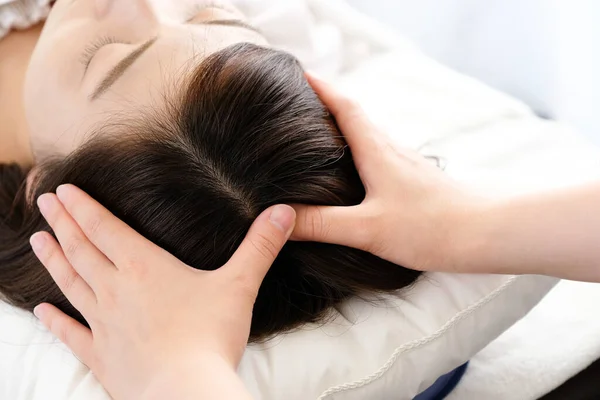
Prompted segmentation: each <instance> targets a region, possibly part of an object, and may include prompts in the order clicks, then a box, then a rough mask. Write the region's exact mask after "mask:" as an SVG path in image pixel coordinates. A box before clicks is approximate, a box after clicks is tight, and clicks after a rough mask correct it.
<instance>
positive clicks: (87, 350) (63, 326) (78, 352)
mask: <svg viewBox="0 0 600 400" xmlns="http://www.w3.org/2000/svg"><path fill="white" fill-rule="evenodd" d="M33 312H34V314H35V315H36V317H38V318H39V320H40V321H41V322H42V324H44V326H45V327H46V328H47V329H48V330H49V331H50V332H52V334H53V335H54V336H56V337H57V338H58V339H59V340H60V341H61V342H63V343H64V344H65V345H67V347H68V348H69V349H71V351H72V352H73V353H74V354H75V356H77V358H79V360H80V361H81V362H83V363H84V364H85V365H87V366H88V368H91V369H93V368H94V367H93V366H92V365H91V364H92V362H93V357H92V354H93V337H92V332H91V331H90V330H89V329H88V328H86V327H84V326H83V325H81V324H80V323H79V322H77V321H75V320H74V319H73V318H71V317H69V316H67V315H66V314H64V313H63V312H62V311H60V310H59V309H58V308H56V307H54V306H53V305H51V304H46V303H44V304H40V305H39V306H37V307H36V308H35V309H34V311H33Z"/></svg>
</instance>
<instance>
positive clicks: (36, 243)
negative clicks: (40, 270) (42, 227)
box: [29, 232, 46, 254]
mask: <svg viewBox="0 0 600 400" xmlns="http://www.w3.org/2000/svg"><path fill="white" fill-rule="evenodd" d="M29 243H30V244H31V248H32V249H33V251H34V252H35V253H36V254H39V253H40V252H41V251H42V249H43V248H44V246H45V245H46V236H45V235H43V234H42V233H41V232H37V233H34V234H33V235H32V236H31V238H30V239H29Z"/></svg>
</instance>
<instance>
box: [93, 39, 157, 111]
mask: <svg viewBox="0 0 600 400" xmlns="http://www.w3.org/2000/svg"><path fill="white" fill-rule="evenodd" d="M156 39H158V38H157V37H154V38H152V39H150V40H148V41H147V42H145V43H143V44H142V45H141V46H139V47H138V48H137V49H135V50H133V51H132V52H131V53H129V55H127V56H126V57H125V58H123V59H122V60H121V61H119V63H118V64H117V65H115V66H114V67H113V68H112V69H111V70H110V71H109V72H108V74H106V77H105V78H104V79H103V80H102V82H100V84H99V85H98V86H97V87H96V90H94V92H93V93H92V95H91V96H90V100H92V101H94V100H96V99H97V98H98V97H100V96H101V95H102V94H103V93H104V92H106V91H107V90H108V89H110V87H111V86H112V85H113V84H114V83H115V82H116V81H117V80H118V79H119V78H120V77H121V76H122V75H123V74H124V73H125V71H127V69H128V68H129V67H131V66H132V65H133V63H135V61H136V60H137V59H138V58H140V56H141V55H142V54H144V52H146V50H148V49H149V48H150V47H151V46H152V45H153V44H154V42H156Z"/></svg>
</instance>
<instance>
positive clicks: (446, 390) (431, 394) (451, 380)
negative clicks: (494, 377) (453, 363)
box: [413, 362, 469, 400]
mask: <svg viewBox="0 0 600 400" xmlns="http://www.w3.org/2000/svg"><path fill="white" fill-rule="evenodd" d="M468 364H469V363H468V362H467V363H465V364H463V365H461V366H460V367H458V368H456V369H455V370H453V371H450V372H448V373H447V374H446V375H442V376H440V377H439V378H438V379H437V381H435V382H434V383H433V385H431V386H430V387H429V388H427V389H426V390H425V391H424V392H421V393H420V394H418V395H417V397H415V398H414V399H413V400H442V399H443V398H444V397H446V396H448V394H450V392H452V391H453V390H454V388H455V387H456V385H458V382H460V379H461V378H462V377H463V375H464V374H465V371H466V370H467V365H468Z"/></svg>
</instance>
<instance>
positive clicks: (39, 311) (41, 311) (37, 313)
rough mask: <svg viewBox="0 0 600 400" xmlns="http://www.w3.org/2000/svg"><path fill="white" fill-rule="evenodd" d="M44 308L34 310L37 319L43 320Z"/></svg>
mask: <svg viewBox="0 0 600 400" xmlns="http://www.w3.org/2000/svg"><path fill="white" fill-rule="evenodd" d="M42 314H43V308H42V307H41V306H35V308H34V309H33V315H35V316H36V318H37V319H42Z"/></svg>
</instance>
